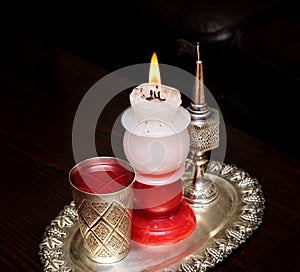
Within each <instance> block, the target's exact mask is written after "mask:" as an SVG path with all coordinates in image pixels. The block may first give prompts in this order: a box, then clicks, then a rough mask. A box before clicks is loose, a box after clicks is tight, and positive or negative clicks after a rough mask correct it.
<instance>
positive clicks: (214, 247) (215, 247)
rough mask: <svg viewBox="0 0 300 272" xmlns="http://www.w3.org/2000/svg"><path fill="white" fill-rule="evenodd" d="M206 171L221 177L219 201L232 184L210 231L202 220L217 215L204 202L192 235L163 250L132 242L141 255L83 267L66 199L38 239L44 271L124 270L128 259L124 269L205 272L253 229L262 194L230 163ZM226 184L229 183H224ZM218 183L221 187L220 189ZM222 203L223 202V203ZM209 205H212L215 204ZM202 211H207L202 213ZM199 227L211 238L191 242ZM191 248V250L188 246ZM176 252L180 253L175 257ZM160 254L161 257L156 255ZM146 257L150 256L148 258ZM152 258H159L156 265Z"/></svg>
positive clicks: (255, 183) (260, 214)
mask: <svg viewBox="0 0 300 272" xmlns="http://www.w3.org/2000/svg"><path fill="white" fill-rule="evenodd" d="M208 171H209V173H210V175H211V176H215V177H216V178H217V179H218V178H220V181H218V182H220V183H219V185H220V184H221V186H220V188H221V192H220V195H219V197H218V198H219V201H220V202H221V201H223V200H222V198H223V195H224V194H225V193H226V192H227V191H226V190H232V193H230V194H229V198H230V201H231V202H230V205H229V206H230V207H227V208H226V209H228V210H232V213H230V211H227V210H224V211H223V213H221V216H222V217H226V216H228V217H229V218H228V219H226V220H223V221H222V220H221V221H220V222H221V223H222V224H220V225H218V226H215V227H212V228H211V230H210V229H209V230H208V231H207V232H209V233H208V234H209V235H207V233H204V232H205V231H204V230H203V229H204V226H206V225H207V224H208V223H210V224H212V223H216V222H215V221H212V220H215V218H216V215H215V214H214V216H212V215H211V210H209V209H208V210H205V209H207V208H208V207H205V208H204V211H201V209H196V210H195V214H196V217H197V218H198V220H199V221H197V222H198V224H199V225H201V222H202V221H203V220H206V221H207V222H204V223H205V224H202V225H201V226H200V227H199V228H198V227H197V228H196V229H197V230H196V232H195V233H194V234H191V237H190V238H191V239H186V240H183V241H181V242H178V243H176V245H174V246H169V247H168V250H166V249H164V248H163V249H160V248H155V247H152V248H149V247H148V248H142V247H141V246H139V245H137V246H136V245H135V246H134V248H133V251H134V250H135V251H136V252H139V251H143V252H142V253H141V254H140V255H141V256H140V259H138V258H136V256H135V255H134V253H133V255H132V256H130V254H129V257H126V258H125V259H123V260H122V261H121V262H119V263H117V264H112V265H110V266H105V267H100V268H99V267H98V266H96V267H91V269H85V268H82V267H84V265H85V262H87V261H86V259H85V258H84V256H81V255H82V252H81V251H78V252H77V253H78V254H79V255H78V256H75V255H74V256H75V257H82V263H76V258H75V257H74V258H72V256H71V257H70V255H72V251H76V250H75V249H74V250H73V247H74V246H76V247H79V248H80V243H81V241H79V240H78V239H79V238H78V237H79V235H77V234H76V231H77V230H78V225H79V223H78V222H79V219H78V215H77V213H76V210H75V204H74V202H71V204H70V205H67V206H65V207H64V209H63V210H62V211H61V212H60V213H59V214H58V215H57V217H56V218H55V219H53V220H52V221H51V223H50V225H49V226H48V227H47V228H46V231H45V233H44V236H43V239H42V242H41V243H40V246H39V248H40V249H39V256H40V260H41V263H42V265H43V269H44V271H48V272H49V271H51V272H71V271H125V270H126V266H128V262H131V263H133V264H132V269H130V270H129V271H148V269H151V271H168V272H171V271H173V272H175V271H180V272H191V271H193V272H198V271H200V272H204V271H207V270H209V269H210V268H212V267H214V266H215V265H216V264H218V263H220V262H222V261H223V260H224V259H225V258H227V257H228V256H229V255H230V254H231V253H232V251H233V250H235V249H237V248H238V247H239V245H240V244H242V243H245V242H246V241H247V238H248V237H249V236H251V234H252V233H253V231H254V230H256V229H257V228H258V227H259V225H260V224H261V223H262V220H263V212H264V209H265V199H264V196H263V192H262V188H261V186H260V184H259V183H258V181H257V179H256V178H253V177H251V176H250V175H249V174H248V173H247V172H245V171H244V170H242V169H240V168H238V167H236V166H235V165H228V164H222V163H219V162H210V163H209V165H208ZM225 183H226V184H225ZM227 185H228V188H227V189H226V186H227ZM222 186H223V187H224V188H225V190H223V187H222ZM227 204H228V203H227ZM225 206H226V205H224V207H225ZM232 206H236V207H232ZM222 207H223V206H222ZM213 208H214V209H215V206H214V207H213ZM223 209H224V208H223ZM236 213H237V214H236ZM202 217H203V218H202ZM205 217H207V219H206V218H205ZM199 218H200V219H199ZM119 226H120V230H119V231H120V232H122V231H125V230H124V226H123V225H122V224H121V225H119ZM125 229H126V227H125ZM198 229H200V230H199V232H197V231H198ZM125 232H126V231H125ZM199 233H200V234H201V235H202V236H203V237H204V238H205V239H207V237H210V238H209V239H207V241H205V242H203V241H202V239H200V241H196V242H195V240H197V239H196V238H195V235H196V236H199ZM76 237H77V241H76ZM191 249H193V250H192V251H191ZM176 250H179V253H178V255H176V254H177V253H176V254H175V255H176V257H175V258H174V262H172V260H173V259H170V258H172V257H171V255H172V252H173V251H176ZM180 250H181V251H180ZM156 252H157V254H156ZM166 252H167V253H166ZM185 252H189V253H185ZM191 252H192V253H191ZM164 254H165V257H164ZM173 255H174V254H173ZM151 256H154V257H153V260H154V259H155V262H156V264H152V263H150V259H151ZM178 256H180V258H179V260H178ZM142 257H143V258H142ZM160 258H165V259H161V260H160ZM78 262H79V261H78ZM147 262H149V264H148V263H147ZM153 263H154V261H153ZM157 263H161V264H160V265H158V264H157ZM80 265H83V266H80ZM100 266H101V265H100ZM145 267H146V269H145ZM147 267H148V268H147ZM124 269H125V270H124ZM149 271H150V270H149Z"/></svg>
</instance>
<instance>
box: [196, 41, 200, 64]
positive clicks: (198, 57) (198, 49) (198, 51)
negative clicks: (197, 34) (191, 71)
mask: <svg viewBox="0 0 300 272" xmlns="http://www.w3.org/2000/svg"><path fill="white" fill-rule="evenodd" d="M197 59H198V61H200V44H199V42H197Z"/></svg>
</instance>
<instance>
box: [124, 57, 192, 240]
mask: <svg viewBox="0 0 300 272" xmlns="http://www.w3.org/2000/svg"><path fill="white" fill-rule="evenodd" d="M151 65H152V61H151ZM156 68H157V66H156ZM150 70H151V68H150ZM149 81H150V83H145V84H141V85H139V86H138V87H136V88H134V89H133V91H132V92H131V94H130V102H131V107H129V108H128V109H127V110H126V111H125V112H124V113H123V115H122V124H123V126H124V128H125V133H124V138H123V147H124V153H125V156H126V158H127V159H128V161H129V162H130V163H131V165H133V167H134V168H135V171H136V182H135V185H134V188H135V191H134V204H133V205H134V206H133V207H134V210H133V218H132V232H131V233H132V234H131V239H132V240H134V241H136V242H139V243H142V244H148V245H163V244H169V243H174V242H177V241H179V240H181V239H183V238H185V237H187V236H188V235H189V234H190V233H191V232H192V231H193V230H194V227H195V225H196V218H195V215H194V212H193V210H192V208H191V207H190V205H189V204H188V203H187V202H186V201H185V200H184V199H183V186H182V180H181V177H182V176H183V174H184V171H185V161H186V158H187V156H188V153H189V133H188V130H187V127H188V126H189V124H190V119H191V117H190V114H189V112H188V111H187V110H186V109H184V108H183V107H182V106H180V104H181V94H180V92H179V91H178V90H177V89H174V88H171V87H169V86H164V85H161V84H160V82H151V78H150V80H149Z"/></svg>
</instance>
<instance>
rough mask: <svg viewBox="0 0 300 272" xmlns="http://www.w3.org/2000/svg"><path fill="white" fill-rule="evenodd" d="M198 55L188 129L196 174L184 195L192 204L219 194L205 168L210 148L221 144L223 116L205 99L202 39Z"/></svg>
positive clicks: (214, 197)
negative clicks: (220, 132) (221, 118)
mask: <svg viewBox="0 0 300 272" xmlns="http://www.w3.org/2000/svg"><path fill="white" fill-rule="evenodd" d="M197 56H198V59H197V61H196V78H195V86H194V92H193V101H192V102H191V104H190V106H189V107H188V111H189V112H190V114H191V123H190V125H189V127H188V131H189V134H190V151H191V159H192V164H193V174H192V177H191V178H190V181H188V182H187V185H186V186H185V188H184V198H185V199H186V200H187V201H188V202H189V203H190V204H193V205H206V204H208V203H210V202H212V201H213V200H215V199H216V198H217V196H218V194H219V188H218V186H217V184H216V183H215V182H213V180H211V179H210V178H208V177H207V176H206V175H205V172H206V168H207V163H208V162H209V157H210V152H211V150H212V149H215V148H217V147H218V146H219V125H220V117H219V113H218V111H217V110H215V109H211V108H209V106H208V105H207V103H206V102H205V94H204V83H203V66H202V61H201V60H200V50H199V43H197Z"/></svg>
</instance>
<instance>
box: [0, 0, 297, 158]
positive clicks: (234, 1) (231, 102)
mask: <svg viewBox="0 0 300 272" xmlns="http://www.w3.org/2000/svg"><path fill="white" fill-rule="evenodd" d="M74 6H75V4H73V5H72V6H67V7H62V6H57V5H56V6H54V4H53V5H49V6H48V7H45V8H46V9H47V12H45V8H43V9H36V10H34V11H32V10H31V11H26V12H24V11H23V10H22V11H15V10H13V15H14V16H13V17H11V16H9V19H10V20H6V21H5V23H6V24H2V27H3V26H4V27H5V26H7V25H9V28H8V29H7V31H6V32H7V33H4V32H5V31H2V34H3V35H2V37H1V39H3V37H4V36H5V35H6V36H7V37H8V39H10V36H14V35H17V36H18V35H19V36H22V37H24V39H31V38H38V39H41V40H43V41H45V42H46V43H50V44H52V45H54V46H57V47H60V48H62V49H64V50H66V51H69V52H70V53H72V54H76V55H78V56H79V57H81V58H85V59H87V60H89V61H91V62H93V63H95V64H97V65H99V66H101V67H103V68H106V69H107V70H109V71H114V70H116V69H119V68H123V67H125V66H128V65H133V64H136V63H145V62H149V61H150V58H151V55H152V53H153V52H154V51H156V53H157V55H158V59H159V62H160V63H165V64H169V65H174V66H177V67H179V68H182V69H184V70H187V71H188V72H190V73H194V69H195V56H192V55H191V54H188V53H187V52H184V51H182V48H181V47H182V44H180V43H178V40H185V41H187V42H189V43H191V44H194V45H196V43H197V42H200V49H201V59H202V61H203V64H204V81H205V85H206V86H207V87H208V88H209V90H210V92H211V93H212V94H213V95H214V97H215V98H216V100H217V102H218V103H219V106H220V108H221V110H222V114H223V117H224V119H225V122H227V123H228V124H231V125H233V126H235V127H237V128H238V129H241V130H244V131H246V132H248V133H251V134H253V135H254V136H256V137H258V138H260V139H263V140H265V141H267V142H270V143H272V144H273V145H275V146H277V147H279V148H283V149H286V150H287V151H288V152H290V153H294V154H295V155H300V147H299V146H300V144H299V139H300V134H299V133H298V132H297V131H298V128H297V126H298V123H299V121H298V117H299V112H298V108H299V106H298V96H299V95H298V93H299V91H300V89H299V76H300V75H299V67H300V19H299V14H298V13H299V12H298V11H299V8H298V1H297V0H244V1H238V0H228V1H224V0H164V1H157V0H156V1H155V0H127V1H126V0H115V1H110V2H109V1H106V2H103V3H102V2H101V3H100V5H96V4H95V5H94V6H93V5H84V4H83V3H81V4H80V5H78V6H77V7H75V8H74ZM16 12H19V14H16ZM28 17H30V19H31V20H28ZM11 18H17V19H18V22H17V23H16V21H14V20H12V19H11ZM2 19H3V18H2ZM8 22H9V24H8ZM13 23H15V24H13Z"/></svg>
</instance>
